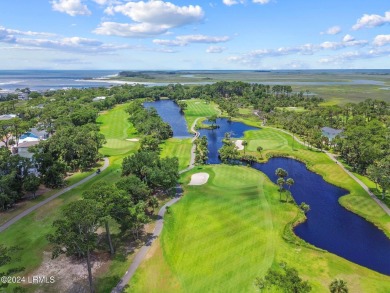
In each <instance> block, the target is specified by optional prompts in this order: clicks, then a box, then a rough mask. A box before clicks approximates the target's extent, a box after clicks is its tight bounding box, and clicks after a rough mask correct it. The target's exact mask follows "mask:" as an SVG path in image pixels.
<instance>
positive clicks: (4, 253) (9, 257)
mask: <svg viewBox="0 0 390 293" xmlns="http://www.w3.org/2000/svg"><path fill="white" fill-rule="evenodd" d="M18 250H21V249H20V248H19V247H17V246H13V247H6V246H4V245H2V244H0V268H1V267H2V266H5V265H8V264H11V263H12V264H14V263H15V262H16V261H18V260H19V259H17V258H15V257H14V255H15V253H16V252H17V251H18ZM22 271H24V268H23V267H14V268H11V269H8V270H6V271H2V272H1V271H0V278H1V277H6V276H9V275H11V274H15V273H20V272H22ZM7 287H8V283H7V282H0V290H1V288H7ZM20 290H22V289H21V287H16V288H14V289H13V292H23V291H20ZM7 292H8V291H7Z"/></svg>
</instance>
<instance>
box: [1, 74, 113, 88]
mask: <svg viewBox="0 0 390 293" xmlns="http://www.w3.org/2000/svg"><path fill="white" fill-rule="evenodd" d="M118 72H119V71H117V70H115V71H114V70H0V88H1V89H3V90H15V89H17V88H19V89H23V88H26V87H28V88H30V89H32V90H48V89H62V88H86V87H100V86H109V85H110V82H103V81H102V80H97V81H87V80H86V79H96V78H104V77H108V76H112V75H115V74H117V73H118ZM111 84H112V83H111Z"/></svg>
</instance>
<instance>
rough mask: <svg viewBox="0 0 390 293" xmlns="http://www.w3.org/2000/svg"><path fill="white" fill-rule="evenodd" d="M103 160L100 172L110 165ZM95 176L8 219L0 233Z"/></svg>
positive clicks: (107, 161) (1, 227) (106, 159)
mask: <svg viewBox="0 0 390 293" xmlns="http://www.w3.org/2000/svg"><path fill="white" fill-rule="evenodd" d="M103 160H104V164H103V166H102V167H101V168H100V170H101V171H104V170H105V169H106V168H107V167H108V166H109V164H110V161H109V160H108V158H103ZM95 176H99V175H98V174H96V173H95V172H94V173H93V174H91V175H89V176H88V177H86V178H84V179H83V180H80V181H79V182H77V183H75V184H73V185H71V186H68V187H66V188H64V189H62V190H60V191H58V192H57V193H55V194H53V195H52V196H50V197H48V198H46V199H45V200H44V201H41V202H40V203H37V204H36V205H34V206H32V207H31V208H29V209H27V210H25V211H23V212H21V213H20V214H18V215H17V216H15V217H13V218H12V219H10V220H9V221H7V222H5V223H4V224H3V225H1V226H0V233H1V232H3V231H4V230H5V229H7V228H8V227H10V226H11V225H12V224H14V223H16V222H17V221H19V220H20V219H22V218H24V217H25V216H27V215H29V214H31V213H32V212H33V211H35V210H37V209H39V208H40V207H41V206H43V205H45V204H47V203H48V202H50V201H52V200H53V199H56V198H57V197H59V196H60V195H62V194H64V193H66V192H68V191H69V190H72V189H73V188H76V187H78V186H80V185H82V184H84V183H85V182H87V181H89V180H91V179H92V178H94V177H95Z"/></svg>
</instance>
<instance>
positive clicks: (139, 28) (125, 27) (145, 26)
mask: <svg viewBox="0 0 390 293" xmlns="http://www.w3.org/2000/svg"><path fill="white" fill-rule="evenodd" d="M168 29H169V27H168V26H166V25H153V24H150V23H135V24H129V23H118V22H103V23H101V24H100V26H99V27H98V28H96V29H95V30H94V31H93V32H94V33H95V34H98V35H107V36H120V37H128V38H137V37H138V38H148V37H153V36H156V35H160V34H163V33H165V32H167V31H168Z"/></svg>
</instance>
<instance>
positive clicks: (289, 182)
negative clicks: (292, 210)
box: [286, 178, 295, 201]
mask: <svg viewBox="0 0 390 293" xmlns="http://www.w3.org/2000/svg"><path fill="white" fill-rule="evenodd" d="M294 183H295V182H294V179H292V178H288V179H287V180H286V184H287V185H288V190H289V191H290V189H291V186H292V185H294ZM286 201H287V195H286Z"/></svg>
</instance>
